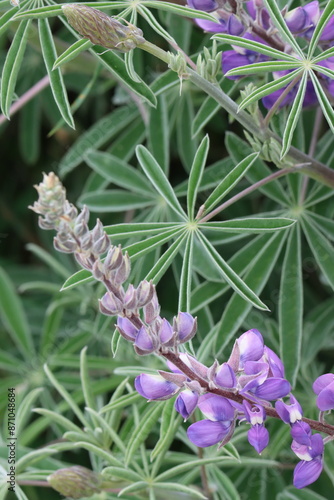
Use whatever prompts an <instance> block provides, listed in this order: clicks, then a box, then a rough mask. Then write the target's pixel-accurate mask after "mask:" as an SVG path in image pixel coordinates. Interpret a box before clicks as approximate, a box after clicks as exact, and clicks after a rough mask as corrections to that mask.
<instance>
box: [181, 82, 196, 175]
mask: <svg viewBox="0 0 334 500" xmlns="http://www.w3.org/2000/svg"><path fill="white" fill-rule="evenodd" d="M177 107H178V112H177V120H176V133H177V136H176V139H177V150H178V154H179V157H180V160H181V162H182V165H183V167H184V168H185V170H186V171H187V172H190V169H191V166H192V162H193V159H194V156H195V154H196V150H197V146H198V139H197V137H195V138H194V137H193V138H192V136H191V127H192V124H193V121H194V118H195V111H194V103H193V100H192V99H191V96H190V93H189V92H183V93H182V96H181V99H180V100H179V101H177Z"/></svg>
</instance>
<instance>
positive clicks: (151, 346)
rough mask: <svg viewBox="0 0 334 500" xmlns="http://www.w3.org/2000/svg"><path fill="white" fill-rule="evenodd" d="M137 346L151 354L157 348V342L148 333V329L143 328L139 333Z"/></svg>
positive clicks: (136, 341)
mask: <svg viewBox="0 0 334 500" xmlns="http://www.w3.org/2000/svg"><path fill="white" fill-rule="evenodd" d="M135 346H136V347H138V349H139V350H140V351H143V352H145V353H150V352H153V351H155V349H156V348H157V342H155V339H154V337H153V336H152V335H151V334H150V333H149V332H148V330H147V328H145V326H142V327H141V328H140V330H139V331H138V334H137V337H136V340H135Z"/></svg>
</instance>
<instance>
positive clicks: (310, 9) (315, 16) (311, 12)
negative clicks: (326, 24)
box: [303, 1, 320, 24]
mask: <svg viewBox="0 0 334 500" xmlns="http://www.w3.org/2000/svg"><path fill="white" fill-rule="evenodd" d="M303 8H304V10H305V12H307V14H308V16H309V19H310V21H311V22H312V23H313V24H316V23H317V22H318V21H319V17H320V9H319V2H318V1H314V2H310V3H308V4H306V5H305V6H304V7H303Z"/></svg>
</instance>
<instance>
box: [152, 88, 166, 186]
mask: <svg viewBox="0 0 334 500" xmlns="http://www.w3.org/2000/svg"><path fill="white" fill-rule="evenodd" d="M168 120H169V118H168V106H167V101H166V97H165V96H164V95H163V94H162V95H160V96H159V97H158V104H157V107H156V108H155V109H154V108H152V109H151V110H150V121H149V125H148V141H149V150H150V151H151V153H152V156H154V158H155V159H156V160H157V162H158V163H159V165H161V168H162V170H163V171H164V172H165V174H166V175H167V176H168V172H169V123H168Z"/></svg>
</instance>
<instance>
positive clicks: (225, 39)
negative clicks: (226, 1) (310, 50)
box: [212, 33, 300, 64]
mask: <svg viewBox="0 0 334 500" xmlns="http://www.w3.org/2000/svg"><path fill="white" fill-rule="evenodd" d="M212 38H213V39H214V40H219V41H220V42H222V43H229V44H231V45H236V46H237V47H243V48H245V49H248V50H253V51H254V52H259V53H260V54H263V55H265V56H269V57H272V58H273V59H282V60H285V61H292V62H293V63H295V64H300V60H299V59H297V58H296V57H294V56H291V55H290V54H286V53H285V52H281V51H280V50H276V49H274V48H272V47H269V46H268V45H264V44H263V43H259V42H255V41H253V40H247V39H246V38H242V37H240V36H234V35H227V34H225V33H224V34H219V35H213V37H212Z"/></svg>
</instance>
